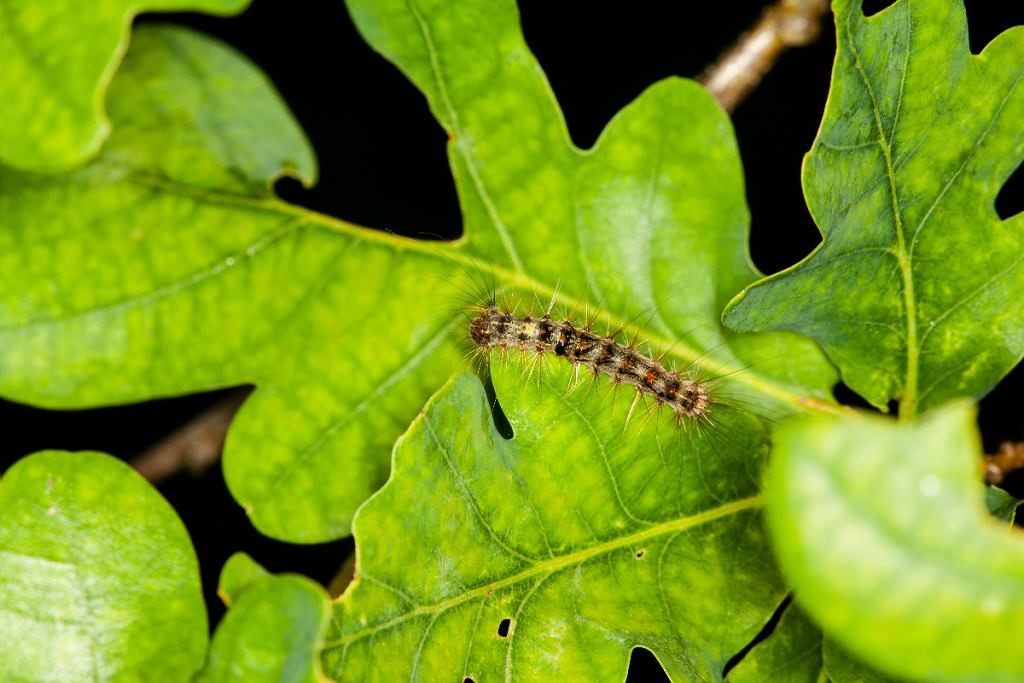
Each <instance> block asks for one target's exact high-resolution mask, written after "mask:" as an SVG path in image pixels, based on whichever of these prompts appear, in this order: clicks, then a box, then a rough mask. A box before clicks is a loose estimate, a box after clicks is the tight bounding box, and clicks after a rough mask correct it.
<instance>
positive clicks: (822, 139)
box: [725, 0, 1024, 415]
mask: <svg viewBox="0 0 1024 683" xmlns="http://www.w3.org/2000/svg"><path fill="white" fill-rule="evenodd" d="M834 9H835V15H836V33H837V41H838V44H839V50H838V54H837V56H836V63H835V67H834V71H833V75H832V89H831V93H830V95H829V100H828V104H827V105H826V108H825V117H824V120H823V121H822V125H821V130H820V131H819V133H818V137H817V139H816V140H815V142H814V146H813V147H812V149H811V151H810V153H809V154H808V155H807V157H806V159H805V162H804V176H803V182H804V191H805V194H806V195H807V203H808V206H809V207H810V210H811V213H812V215H813V216H814V219H815V221H816V222H817V224H818V226H819V228H820V230H821V232H822V235H823V237H824V241H823V242H822V244H821V245H820V246H819V247H818V248H817V249H816V250H815V251H814V252H813V253H812V254H811V255H810V256H808V257H807V258H806V259H804V260H803V261H802V262H800V263H799V264H797V265H795V266H793V267H792V268H790V269H788V270H785V271H783V272H781V273H777V274H775V275H773V276H771V277H769V278H766V279H764V280H762V281H760V282H758V283H755V284H754V285H752V286H750V287H748V288H747V289H746V290H745V291H744V292H743V293H742V294H741V295H740V296H738V297H737V299H736V300H735V301H734V302H733V303H732V304H731V306H730V307H729V309H728V310H727V311H726V314H725V321H726V323H727V324H728V325H729V326H730V327H732V328H733V329H736V330H741V331H751V330H796V331H798V332H802V333H804V334H807V335H808V336H810V337H812V338H813V339H815V340H817V341H818V342H819V343H820V344H821V345H822V347H823V348H824V349H825V352H826V353H827V354H828V355H829V357H830V358H831V359H832V360H833V361H834V362H835V363H836V365H838V366H839V368H840V371H841V372H842V376H843V379H844V381H845V382H846V383H847V384H848V385H849V386H850V387H851V388H852V389H854V390H855V391H857V392H858V393H860V394H861V395H862V396H864V397H865V398H866V399H867V400H868V401H870V402H871V403H872V404H873V405H875V406H877V407H879V408H885V406H886V405H887V404H888V402H889V401H890V399H898V400H899V401H900V411H901V413H902V414H906V415H913V414H914V413H916V412H917V411H921V410H926V409H928V408H931V407H934V406H937V405H940V404H943V403H945V402H947V401H949V400H951V399H954V398H957V397H975V398H977V397H980V396H983V395H984V394H985V393H986V392H987V391H988V390H989V389H991V388H992V387H993V386H994V385H995V383H996V382H997V381H998V380H999V379H1000V378H1001V377H1003V375H1005V374H1006V373H1007V372H1008V371H1009V370H1010V369H1011V368H1013V367H1014V366H1015V365H1016V364H1017V363H1018V362H1019V361H1020V359H1021V357H1022V356H1024V322H1022V321H1024V299H1022V298H1021V297H1020V296H1019V292H1020V290H1021V288H1022V287H1024V260H1022V258H1021V254H1022V253H1024V218H1022V216H1021V215H1017V216H1013V217H1011V218H1009V219H1008V220H1005V221H1002V220H1000V218H999V216H998V215H997V214H996V211H995V206H994V202H995V198H996V195H997V193H998V192H999V189H1000V188H1001V187H1002V185H1003V184H1004V183H1005V182H1006V180H1007V179H1008V178H1009V177H1010V174H1011V173H1012V172H1013V170H1014V168H1015V167H1016V166H1018V165H1019V164H1020V163H1021V160H1022V159H1024V128H1022V127H1021V125H1020V121H1021V120H1022V118H1024V87H1021V82H1022V80H1024V27H1016V28H1013V29H1010V30H1009V31H1006V32H1005V33H1003V34H1002V35H1000V36H999V37H997V38H996V39H995V40H993V41H992V42H991V43H990V44H989V45H988V46H987V47H986V48H985V50H984V51H983V52H982V53H981V54H980V55H976V56H975V55H972V54H971V53H970V49H969V46H968V35H967V20H966V16H965V13H964V7H963V3H962V2H961V0H899V1H898V2H895V3H893V4H892V5H891V6H890V7H888V8H887V9H885V10H884V11H882V12H879V13H878V14H876V15H874V16H872V17H870V18H866V17H865V16H864V15H863V12H862V10H861V0H835V1H834ZM978 245H985V247H984V248H983V249H980V248H978Z"/></svg>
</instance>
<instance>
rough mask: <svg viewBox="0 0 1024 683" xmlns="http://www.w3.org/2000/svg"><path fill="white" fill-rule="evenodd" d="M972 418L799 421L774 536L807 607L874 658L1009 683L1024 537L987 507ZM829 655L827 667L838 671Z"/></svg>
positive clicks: (1023, 586) (772, 488)
mask: <svg viewBox="0 0 1024 683" xmlns="http://www.w3.org/2000/svg"><path fill="white" fill-rule="evenodd" d="M979 456H980V446H979V443H978V436H977V431H976V427H975V426H974V412H973V410H972V409H971V408H970V407H969V406H967V405H965V404H955V405H953V406H951V407H949V408H945V409H942V410H941V411H936V412H935V413H934V414H933V415H932V416H930V417H928V418H927V419H924V420H922V421H921V422H920V423H915V424H897V423H894V422H892V421H890V420H883V419H880V418H875V417H867V416H849V417H845V418H839V417H817V418H809V419H798V420H792V421H790V422H788V423H787V424H785V425H783V426H782V427H781V428H780V429H779V430H778V432H777V434H776V438H775V446H774V450H773V454H772V461H771V465H770V466H769V468H768V473H767V477H766V483H765V489H764V490H765V498H766V507H767V516H768V522H769V528H770V530H771V534H772V538H773V541H774V547H775V549H776V551H777V553H778V557H779V561H780V563H781V565H782V569H783V573H784V574H785V576H786V578H787V579H788V580H789V581H790V582H791V583H792V585H793V586H794V588H795V591H796V596H797V600H798V601H799V603H800V604H801V605H802V606H803V607H804V608H806V609H807V611H808V612H809V613H810V614H811V616H812V617H814V619H815V620H816V621H817V622H818V623H820V624H821V625H822V627H823V629H824V630H825V632H826V633H828V634H829V635H830V636H831V637H833V638H835V639H836V640H837V641H838V642H839V643H841V644H842V645H843V646H845V647H847V648H849V649H850V650H851V652H853V653H855V654H856V655H858V656H859V657H861V658H863V659H864V660H865V661H866V662H868V663H870V664H874V665H876V666H878V667H879V668H881V669H883V670H885V671H888V672H891V673H893V674H896V675H900V676H905V677H908V678H913V679H918V678H920V679H926V680H930V681H1011V680H1019V679H1020V678H1021V677H1022V676H1024V662H1022V661H1021V660H1020V659H1019V658H1016V657H1013V656H1008V653H1012V652H1015V647H1016V642H1017V637H1018V635H1019V633H1020V629H1021V627H1022V616H1021V615H1022V614H1024V612H1022V608H1024V541H1022V539H1021V538H1019V537H1018V536H1017V534H1016V533H1015V532H1014V533H1008V532H1007V530H1006V528H1005V524H1004V523H1003V522H997V521H996V520H994V519H992V518H991V517H990V516H989V514H988V512H987V510H986V508H985V506H984V503H983V495H982V486H981V483H980V473H979V467H980V466H979V463H980V457H979ZM827 660H828V658H827V657H826V666H828V661H827Z"/></svg>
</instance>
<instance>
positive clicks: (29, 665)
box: [0, 451, 206, 683]
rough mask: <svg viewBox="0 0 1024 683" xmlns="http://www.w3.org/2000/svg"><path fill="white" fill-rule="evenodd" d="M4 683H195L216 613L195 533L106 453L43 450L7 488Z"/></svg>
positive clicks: (1, 623) (14, 471) (0, 563)
mask: <svg viewBox="0 0 1024 683" xmlns="http://www.w3.org/2000/svg"><path fill="white" fill-rule="evenodd" d="M0 633H3V634H4V636H5V637H4V638H3V639H0V678H2V679H3V680H5V681H40V682H42V681H62V682H64V683H71V682H73V681H101V680H102V681H107V680H117V681H149V680H155V679H154V676H158V677H159V680H162V681H187V680H189V679H190V677H191V676H192V674H193V673H194V672H195V671H196V670H198V669H199V667H201V666H202V664H203V654H204V652H205V650H206V608H205V606H204V604H203V596H202V593H201V591H200V587H199V568H198V565H197V563H196V557H195V553H194V552H193V550H192V544H191V542H190V541H189V537H188V533H187V532H186V531H185V527H184V526H183V525H182V523H181V521H180V520H179V519H178V517H177V515H176V514H175V513H174V511H173V510H172V509H171V506H170V505H168V504H167V502H166V501H164V499H163V498H161V497H160V494H158V493H157V492H156V490H155V489H153V488H152V487H151V486H150V485H149V484H147V483H146V482H145V481H144V480H143V479H142V477H141V476H139V475H138V474H137V473H136V472H135V471H133V470H132V469H131V468H130V467H129V466H128V465H126V464H124V463H122V462H121V461H120V460H116V459H114V458H112V457H110V456H108V455H104V454H102V453H87V452H86V453H65V452H58V451H44V452H41V453H36V454H34V455H30V456H28V457H26V458H23V459H21V460H19V461H18V462H17V463H15V464H14V465H13V466H12V467H11V468H10V469H9V470H7V472H6V474H5V475H4V477H3V479H2V480H0Z"/></svg>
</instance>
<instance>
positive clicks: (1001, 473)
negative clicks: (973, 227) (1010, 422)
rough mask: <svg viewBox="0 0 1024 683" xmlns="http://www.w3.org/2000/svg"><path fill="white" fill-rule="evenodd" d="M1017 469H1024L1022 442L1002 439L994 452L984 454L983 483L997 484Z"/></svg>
mask: <svg viewBox="0 0 1024 683" xmlns="http://www.w3.org/2000/svg"><path fill="white" fill-rule="evenodd" d="M1019 469H1024V443H1013V442H1012V441H1004V442H1003V443H1001V444H1000V445H999V450H998V451H997V452H996V453H994V454H992V455H986V456H985V483H986V484H999V483H1001V482H1002V481H1003V479H1005V478H1006V475H1008V474H1010V473H1011V472H1014V471H1016V470H1019Z"/></svg>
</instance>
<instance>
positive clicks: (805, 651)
mask: <svg viewBox="0 0 1024 683" xmlns="http://www.w3.org/2000/svg"><path fill="white" fill-rule="evenodd" d="M821 641H822V637H821V630H820V629H818V627H817V626H815V625H814V623H813V622H812V621H811V620H810V619H809V618H808V617H807V615H806V614H804V613H803V611H802V610H800V608H798V607H796V606H795V605H793V604H792V603H790V604H789V605H787V606H786V608H785V611H784V612H783V613H782V616H781V618H780V619H779V623H778V624H777V625H776V626H775V630H774V631H773V632H772V634H771V637H769V638H767V639H765V640H764V641H762V642H760V643H758V644H757V645H755V646H754V648H753V649H752V650H751V651H750V652H749V653H747V656H746V657H744V658H743V659H742V661H740V663H739V664H738V665H737V666H736V668H734V669H733V670H732V671H730V672H729V675H728V676H727V677H726V679H725V680H726V681H727V683H763V681H773V683H817V682H818V681H819V680H820V678H819V677H820V676H821V672H822V659H821Z"/></svg>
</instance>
